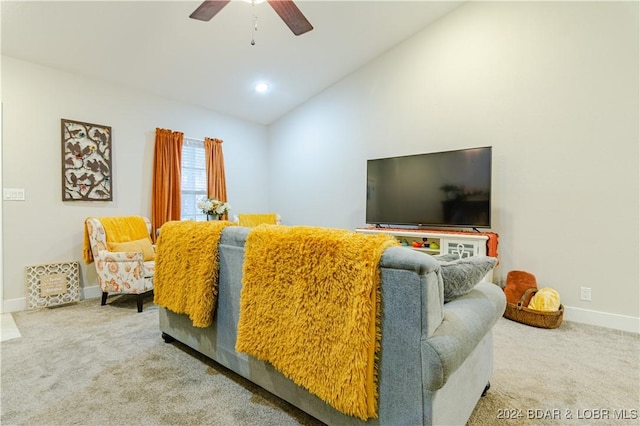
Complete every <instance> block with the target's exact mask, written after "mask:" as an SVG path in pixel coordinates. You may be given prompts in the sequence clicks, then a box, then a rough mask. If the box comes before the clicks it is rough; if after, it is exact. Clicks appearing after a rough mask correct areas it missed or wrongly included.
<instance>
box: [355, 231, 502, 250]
mask: <svg viewBox="0 0 640 426" xmlns="http://www.w3.org/2000/svg"><path fill="white" fill-rule="evenodd" d="M356 232H360V233H363V234H388V235H392V236H394V237H395V238H396V239H397V240H398V241H400V243H401V244H402V245H403V246H407V247H409V248H412V249H414V250H418V251H421V252H424V253H427V254H430V255H432V256H437V255H441V254H447V253H456V254H458V255H459V256H460V257H470V256H494V257H497V234H493V233H482V232H479V231H478V230H475V231H469V232H466V231H445V230H428V229H412V228H379V227H378V226H376V227H375V228H374V227H370V228H357V229H356ZM491 236H493V238H495V245H492V244H488V243H489V240H490V239H491V238H490V237H491ZM414 242H418V243H420V244H421V246H420V247H414V246H413V243H414ZM493 246H494V247H493Z"/></svg>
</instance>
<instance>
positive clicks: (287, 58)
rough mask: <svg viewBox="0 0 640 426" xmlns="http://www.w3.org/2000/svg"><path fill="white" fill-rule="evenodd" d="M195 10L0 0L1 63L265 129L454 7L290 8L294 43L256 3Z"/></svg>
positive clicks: (165, 4) (327, 0)
mask: <svg viewBox="0 0 640 426" xmlns="http://www.w3.org/2000/svg"><path fill="white" fill-rule="evenodd" d="M200 3H201V2H199V1H195V2H192V1H136V2H133V1H107V2H101V1H65V2H57V1H41V2H38V1H6V0H3V1H2V2H1V7H2V9H1V13H2V15H1V17H2V27H1V30H2V39H1V40H2V54H3V55H6V56H11V57H15V58H18V59H22V60H26V61H30V62H35V63H38V64H42V65H46V66H50V67H53V68H56V69H60V70H64V71H69V72H72V73H76V74H80V75H84V76H89V77H94V78H98V79H102V80H105V81H110V82H115V83H119V84H122V85H125V86H127V87H131V88H136V89H141V90H144V91H147V92H150V93H153V94H157V95H161V96H164V97H167V98H170V99H174V100H178V101H183V102H187V103H190V104H194V105H198V106H201V107H205V108H208V109H211V110H215V111H219V112H222V113H225V114H228V115H231V116H234V117H238V118H242V119H247V120H250V121H253V122H257V123H261V124H269V123H272V122H273V121H275V120H277V119H278V118H280V117H281V116H283V115H284V114H286V113H287V112H289V111H290V110H292V109H293V108H295V107H296V106H298V105H300V104H302V103H304V102H305V101H306V100H308V99H309V98H311V97H313V96H314V95H316V94H318V93H320V92H321V91H322V90H324V89H326V88H327V87H329V86H331V85H332V84H333V83H335V82H336V81H338V80H339V79H341V78H342V77H344V76H346V75H348V74H349V73H351V72H352V71H354V70H356V69H358V68H359V67H361V66H363V65H364V64H366V63H367V62H369V61H370V60H372V59H374V58H375V57H377V56H379V55H380V54H382V53H383V52H385V51H387V50H388V49H390V48H392V47H393V46H395V45H397V44H398V43H400V42H401V41H403V40H405V39H407V38H408V37H410V36H412V35H413V34H415V33H417V32H418V31H420V30H421V29H422V28H424V27H426V26H427V25H429V24H430V23H432V22H434V21H435V20H437V19H438V18H440V17H441V16H443V15H444V14H446V13H448V12H450V11H451V10H453V9H454V8H456V7H458V6H459V5H460V4H461V2H450V1H443V2H437V1H371V0H370V1H335V0H334V1H331V0H322V1H320V0H308V1H305V0H298V1H296V4H297V5H298V7H299V8H300V10H301V11H302V12H303V13H304V15H305V16H306V17H307V19H308V20H309V21H310V22H311V24H312V25H313V27H314V29H313V30H312V31H310V32H308V33H306V34H303V35H301V36H294V35H293V33H292V32H291V31H290V30H289V28H287V26H286V25H285V24H284V22H283V21H282V20H281V19H280V18H279V17H278V15H276V13H275V12H274V10H273V9H272V8H271V7H270V6H269V5H268V4H267V3H262V4H256V5H252V4H251V2H250V1H249V2H247V1H241V0H238V1H232V2H231V3H230V4H228V5H227V6H226V7H225V8H224V9H223V10H221V11H220V13H218V14H217V15H216V16H214V17H213V19H212V20H211V21H208V22H202V21H197V20H193V19H190V18H189V15H190V14H191V12H193V11H194V10H195V9H196V7H198V5H199V4H200ZM256 17H257V24H258V27H257V28H258V29H257V31H255V33H254V31H253V30H254V24H255V19H256ZM252 38H253V39H254V40H255V45H251V40H252ZM259 81H264V82H267V83H268V84H269V86H270V90H269V91H268V92H267V93H264V94H258V93H256V92H255V90H254V86H255V84H256V83H257V82H259Z"/></svg>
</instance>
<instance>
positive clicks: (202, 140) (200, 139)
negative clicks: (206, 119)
mask: <svg viewBox="0 0 640 426" xmlns="http://www.w3.org/2000/svg"><path fill="white" fill-rule="evenodd" d="M184 138H185V139H190V140H192V141H198V142H204V138H190V137H188V136H184Z"/></svg>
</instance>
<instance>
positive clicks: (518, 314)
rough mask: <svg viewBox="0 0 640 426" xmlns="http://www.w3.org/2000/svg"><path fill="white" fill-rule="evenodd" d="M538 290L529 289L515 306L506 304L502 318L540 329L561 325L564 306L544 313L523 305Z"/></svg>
mask: <svg viewBox="0 0 640 426" xmlns="http://www.w3.org/2000/svg"><path fill="white" fill-rule="evenodd" d="M537 291H538V289H536V288H529V289H527V291H525V292H524V294H523V295H522V297H521V298H520V301H519V302H518V304H517V305H514V304H513V303H507V308H506V309H505V311H504V315H503V316H504V317H505V318H508V319H510V320H513V321H517V322H520V323H522V324H527V325H532V326H534V327H540V328H557V327H559V326H560V324H562V316H563V314H564V306H562V305H560V308H559V309H558V310H557V311H552V312H545V311H536V310H534V309H529V308H527V307H526V306H525V305H524V303H525V301H526V300H529V298H530V296H533V295H534V294H535V293H536V292H537ZM532 293H533V294H532Z"/></svg>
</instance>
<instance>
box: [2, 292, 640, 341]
mask: <svg viewBox="0 0 640 426" xmlns="http://www.w3.org/2000/svg"><path fill="white" fill-rule="evenodd" d="M101 295H102V290H101V289H100V287H99V286H97V285H96V286H92V287H84V288H82V289H81V294H80V298H81V299H95V298H97V297H100V296H101ZM26 309H27V300H26V298H24V297H21V298H18V299H10V300H5V301H4V305H3V310H2V312H18V311H24V310H26ZM564 319H565V320H566V321H573V322H579V323H583V324H589V325H595V326H598V327H605V328H612V329H614V330H621V331H628V332H631V333H638V334H640V318H637V317H630V316H626V315H618V314H610V313H608V312H599V311H590V310H588V309H581V308H574V307H571V306H565V307H564Z"/></svg>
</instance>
